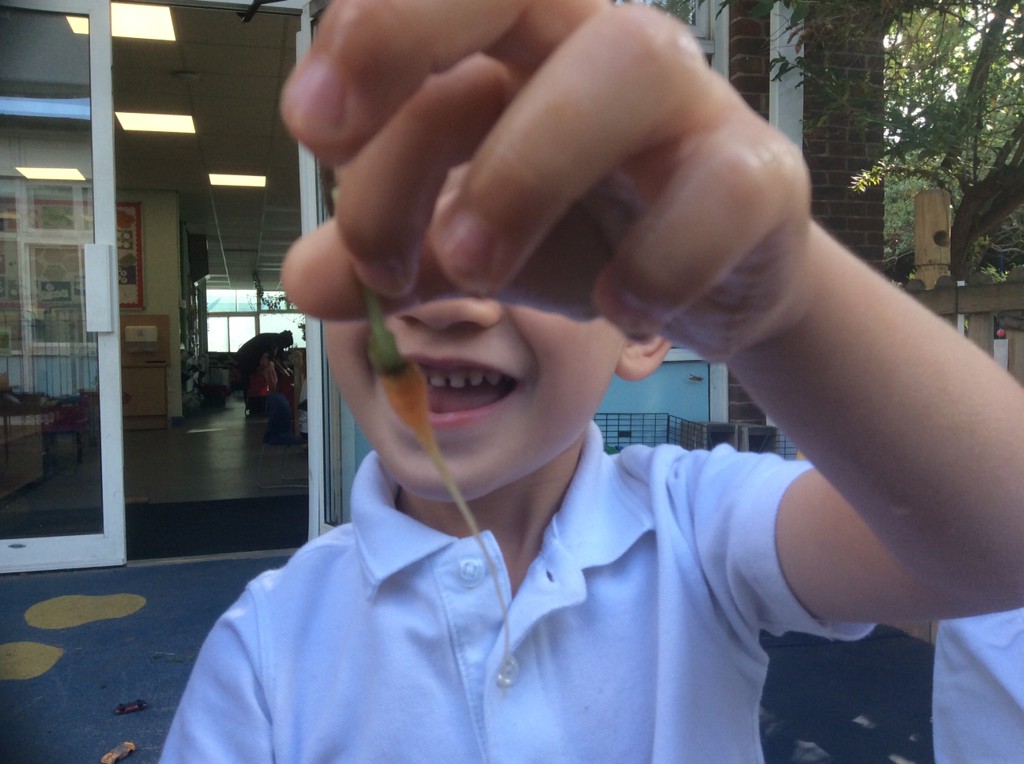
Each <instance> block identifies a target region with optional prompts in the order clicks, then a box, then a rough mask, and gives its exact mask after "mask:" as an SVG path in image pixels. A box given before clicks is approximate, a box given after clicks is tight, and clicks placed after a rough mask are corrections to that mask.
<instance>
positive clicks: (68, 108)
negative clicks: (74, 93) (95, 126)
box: [0, 96, 89, 119]
mask: <svg viewBox="0 0 1024 764" xmlns="http://www.w3.org/2000/svg"><path fill="white" fill-rule="evenodd" d="M0 114H6V115H8V116H12V117H52V118H54V119H89V99H88V98H15V97H14V96H0Z"/></svg>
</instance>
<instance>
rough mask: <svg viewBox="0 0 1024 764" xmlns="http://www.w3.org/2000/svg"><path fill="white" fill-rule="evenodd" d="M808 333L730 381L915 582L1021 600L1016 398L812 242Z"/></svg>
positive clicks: (992, 370)
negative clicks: (763, 412)
mask: <svg viewBox="0 0 1024 764" xmlns="http://www.w3.org/2000/svg"><path fill="white" fill-rule="evenodd" d="M810 243H811V247H812V251H813V255H812V256H811V257H810V258H809V259H808V263H807V268H808V272H807V273H805V274H803V275H802V277H801V280H802V281H804V282H805V283H810V284H813V288H812V294H811V295H810V301H809V302H808V304H807V307H806V312H805V314H804V315H803V317H802V319H801V320H799V321H798V322H797V323H795V324H794V325H793V326H792V327H791V328H790V329H788V330H787V331H785V332H783V333H781V334H779V335H777V336H775V337H773V338H772V339H770V340H767V341H765V342H763V343H761V344H759V345H757V346H755V347H753V348H751V349H749V350H747V351H744V352H743V353H741V354H739V355H737V356H736V357H734V358H732V359H731V360H730V368H731V369H732V370H733V371H734V372H735V373H736V375H737V377H738V378H739V379H740V380H741V381H742V383H743V384H744V386H745V387H746V389H747V390H748V391H749V392H750V393H751V394H752V395H753V397H754V398H755V399H756V400H757V401H758V402H759V403H760V404H761V405H762V406H763V407H764V408H765V410H766V411H767V412H768V413H769V414H770V415H771V417H772V418H773V420H774V421H776V422H777V423H778V424H779V426H780V427H781V429H782V430H783V431H784V432H786V433H787V435H788V436H790V437H791V438H792V439H793V440H794V441H795V442H796V443H797V444H798V445H799V446H800V448H801V449H803V450H804V451H805V453H806V454H807V455H808V456H809V457H810V459H811V460H812V461H813V462H814V463H815V465H816V466H817V467H818V468H819V469H820V470H821V471H822V472H823V473H824V474H825V476H826V477H827V478H828V479H829V480H830V481H831V482H832V484H833V485H834V486H835V487H836V488H838V489H839V490H840V492H841V493H842V494H843V495H844V497H845V498H846V499H847V500H848V501H849V502H850V503H851V504H853V506H854V507H855V508H856V509H857V510H858V512H859V513H860V514H861V516H862V517H863V518H864V519H865V520H866V521H867V522H868V524H869V525H870V526H871V527H872V529H874V530H875V532H876V533H878V535H879V536H880V537H881V539H882V540H883V542H884V543H885V544H886V545H887V546H888V547H889V549H890V550H891V551H893V552H894V553H895V555H896V556H897V557H898V558H899V559H900V560H901V562H903V563H904V564H905V565H907V566H908V568H909V569H911V570H912V571H914V572H915V573H917V574H918V575H920V576H921V577H922V579H926V580H927V581H929V582H930V583H933V584H935V585H936V586H949V587H952V588H954V589H958V590H961V591H963V592H964V593H965V594H968V593H969V594H971V596H972V597H973V596H974V595H975V594H977V593H979V592H981V591H985V592H986V593H987V596H988V597H990V598H991V605H992V607H994V608H996V607H1011V606H1018V605H1020V604H1024V603H1022V600H1021V596H1022V594H1021V593H1022V592H1024V554H1022V553H1021V552H1022V550H1024V454H1022V451H1021V449H1020V447H1019V443H1020V435H1021V432H1024V391H1022V390H1021V388H1020V386H1019V385H1018V384H1017V383H1016V381H1015V380H1013V379H1012V378H1011V377H1010V376H1009V375H1008V374H1006V373H1005V372H1003V371H1002V370H1001V369H999V368H997V366H996V365H995V363H994V362H993V361H992V360H991V359H989V358H987V357H985V355H984V354H983V353H982V352H981V351H980V350H978V349H977V348H976V347H975V346H974V345H973V344H971V343H969V342H968V341H966V340H965V339H963V338H960V337H958V336H957V335H956V333H955V332H954V331H953V330H952V329H951V327H950V326H949V325H948V324H946V323H945V322H944V321H942V320H941V319H939V318H938V317H936V316H934V315H932V314H930V313H928V312H927V311H926V310H925V309H923V308H921V307H920V306H919V305H917V304H916V303H914V302H913V301H912V300H911V299H910V298H908V297H906V296H905V295H903V294H901V293H900V292H899V291H898V288H897V287H895V286H893V285H891V284H889V283H887V282H886V281H885V280H883V279H882V278H880V277H878V276H877V274H875V273H873V272H872V271H871V270H870V269H869V268H868V267H867V266H866V265H865V264H863V263H861V262H859V261H857V260H855V259H854V258H853V257H852V256H850V255H848V254H847V253H845V252H843V251H842V250H841V248H840V246H839V245H838V244H837V243H836V242H835V241H834V240H832V239H831V238H830V237H829V236H828V235H827V234H825V233H824V232H823V231H821V230H820V229H819V228H816V227H815V228H814V230H813V231H812V233H811V242H810Z"/></svg>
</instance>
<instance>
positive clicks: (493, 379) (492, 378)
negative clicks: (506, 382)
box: [427, 370, 504, 390]
mask: <svg viewBox="0 0 1024 764" xmlns="http://www.w3.org/2000/svg"><path fill="white" fill-rule="evenodd" d="M502 379H504V375H502V374H501V372H498V371H488V372H484V371H480V370H474V371H470V372H462V371H452V372H448V373H447V374H442V373H441V372H438V371H434V372H431V373H430V374H428V375H427V382H428V383H429V384H430V386H431V387H451V388H454V389H456V390H459V389H462V388H464V387H466V386H467V385H469V386H470V387H479V386H480V385H482V384H483V383H484V382H487V384H489V385H497V384H498V383H500V382H501V380H502Z"/></svg>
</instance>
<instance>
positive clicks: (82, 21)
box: [64, 16, 89, 34]
mask: <svg viewBox="0 0 1024 764" xmlns="http://www.w3.org/2000/svg"><path fill="white" fill-rule="evenodd" d="M64 18H66V19H67V20H68V25H69V26H70V27H71V31H72V32H74V33H75V34H89V17H88V16H65V17H64Z"/></svg>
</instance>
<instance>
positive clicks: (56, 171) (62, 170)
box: [14, 167, 85, 180]
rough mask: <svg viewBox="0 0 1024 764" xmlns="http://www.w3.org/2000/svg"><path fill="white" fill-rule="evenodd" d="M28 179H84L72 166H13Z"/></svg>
mask: <svg viewBox="0 0 1024 764" xmlns="http://www.w3.org/2000/svg"><path fill="white" fill-rule="evenodd" d="M14 169H15V170H17V171H18V172H20V173H21V174H22V175H24V176H25V177H26V178H28V179H29V180H85V176H84V175H82V173H81V172H79V171H78V170H76V169H75V168H74V167H15V168H14Z"/></svg>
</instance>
